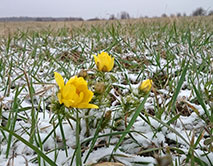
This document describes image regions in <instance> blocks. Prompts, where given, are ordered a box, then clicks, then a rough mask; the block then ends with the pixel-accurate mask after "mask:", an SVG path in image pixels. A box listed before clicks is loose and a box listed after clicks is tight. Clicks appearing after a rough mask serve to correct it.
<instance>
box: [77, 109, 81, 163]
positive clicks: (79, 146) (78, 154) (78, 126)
mask: <svg viewBox="0 0 213 166" xmlns="http://www.w3.org/2000/svg"><path fill="white" fill-rule="evenodd" d="M79 134H80V118H79V115H78V110H77V111H76V148H77V150H76V166H82V161H81V142H80V135H79Z"/></svg>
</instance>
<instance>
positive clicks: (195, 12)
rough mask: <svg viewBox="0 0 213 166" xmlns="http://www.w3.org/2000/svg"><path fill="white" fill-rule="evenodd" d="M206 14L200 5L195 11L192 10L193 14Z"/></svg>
mask: <svg viewBox="0 0 213 166" xmlns="http://www.w3.org/2000/svg"><path fill="white" fill-rule="evenodd" d="M205 15H206V11H205V10H204V9H203V8H202V7H200V8H197V9H196V10H195V11H194V12H192V16H205Z"/></svg>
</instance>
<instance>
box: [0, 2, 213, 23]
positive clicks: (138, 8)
mask: <svg viewBox="0 0 213 166" xmlns="http://www.w3.org/2000/svg"><path fill="white" fill-rule="evenodd" d="M198 7H203V8H204V9H205V10H208V11H209V10H213V0H0V17H12V16H29V17H46V16H48V17H49V16H50V17H82V18H84V19H88V18H94V17H99V18H109V16H110V14H115V16H116V15H117V13H120V12H121V11H126V12H128V13H129V14H130V16H132V17H140V16H149V17H153V16H161V15H162V14H163V13H166V14H167V15H170V14H172V13H174V14H176V13H178V12H180V13H186V14H187V15H189V14H191V13H192V11H194V10H195V9H196V8H198Z"/></svg>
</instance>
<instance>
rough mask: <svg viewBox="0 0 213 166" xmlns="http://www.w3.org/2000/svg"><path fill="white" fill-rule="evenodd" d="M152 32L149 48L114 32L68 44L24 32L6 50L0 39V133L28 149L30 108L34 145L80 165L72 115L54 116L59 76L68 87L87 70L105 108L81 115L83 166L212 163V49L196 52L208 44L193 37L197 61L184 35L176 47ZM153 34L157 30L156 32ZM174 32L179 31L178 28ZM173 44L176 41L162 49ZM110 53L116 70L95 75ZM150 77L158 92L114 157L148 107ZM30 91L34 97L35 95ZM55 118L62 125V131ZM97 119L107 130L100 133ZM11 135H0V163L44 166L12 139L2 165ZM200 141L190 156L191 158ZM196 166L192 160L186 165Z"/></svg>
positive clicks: (164, 33)
mask: <svg viewBox="0 0 213 166" xmlns="http://www.w3.org/2000/svg"><path fill="white" fill-rule="evenodd" d="M119 26H121V25H119ZM132 26H134V25H132ZM93 28H95V27H93ZM108 28H110V27H108ZM111 28H112V27H111ZM138 28H140V26H137V27H133V29H132V30H134V31H137V32H138V34H140V33H141V30H140V29H138ZM154 28H155V26H151V27H149V28H148V29H146V30H147V31H146V33H148V34H149V35H147V36H146V35H145V33H144V35H145V36H144V37H145V39H146V40H145V39H144V38H140V37H139V36H137V37H134V36H131V37H130V36H129V37H128V38H126V37H125V35H124V34H123V33H124V32H121V33H120V34H117V35H118V36H110V35H112V33H111V31H110V30H109V29H108V30H109V32H108V31H107V32H106V31H105V32H104V33H103V32H102V31H100V32H99V35H100V36H101V40H100V39H99V37H100V36H99V35H97V34H96V32H97V30H98V29H96V30H95V29H93V30H94V31H92V30H91V31H89V32H84V33H79V32H78V31H76V36H72V37H69V36H68V35H65V36H59V35H61V34H63V33H62V32H61V33H59V34H51V32H49V33H50V34H51V35H52V36H51V35H49V33H46V34H45V33H44V34H42V33H41V34H40V33H39V35H38V36H36V35H34V36H33V38H32V36H31V34H25V35H26V36H27V40H26V39H25V38H24V37H23V36H19V35H20V34H17V36H16V37H14V38H12V41H11V43H10V44H9V47H8V45H7V44H6V43H5V42H3V41H2V42H1V43H0V49H1V53H0V57H1V60H0V67H1V71H0V104H1V107H0V109H1V110H0V123H1V126H3V127H6V128H8V129H10V130H13V131H14V132H15V133H16V134H18V135H19V136H21V137H22V138H24V139H25V140H27V141H29V140H30V132H31V126H32V115H31V113H32V109H33V108H34V110H35V135H34V142H33V145H35V146H36V147H38V148H39V149H40V150H41V151H42V152H43V153H44V154H45V155H46V156H48V157H49V158H50V159H51V160H53V161H55V162H56V164H57V165H75V149H76V123H75V114H74V113H73V112H69V110H68V109H65V112H63V113H64V114H60V113H59V116H58V114H56V112H54V110H53V106H52V103H53V101H55V100H57V98H56V93H57V90H58V89H57V86H56V85H55V81H54V74H53V73H54V72H55V71H57V72H59V73H61V74H62V76H63V78H65V82H67V80H68V79H69V78H70V77H72V76H74V75H78V74H79V72H80V71H81V70H85V71H86V73H87V74H86V77H85V79H86V80H87V82H88V86H89V89H90V90H92V91H93V90H94V89H95V88H94V86H95V83H96V82H104V83H105V87H104V88H105V92H104V94H98V93H97V94H96V93H94V98H93V99H92V103H94V104H96V105H98V106H99V109H98V110H95V109H91V110H81V111H80V114H79V116H80V119H81V120H80V124H81V128H80V142H81V152H82V161H83V162H84V161H85V162H84V163H85V164H86V165H91V164H95V163H100V162H104V161H115V162H120V163H123V164H124V165H134V164H135V165H150V166H151V165H154V164H156V163H157V162H159V159H161V158H164V157H165V158H166V157H168V156H169V157H171V158H172V162H173V163H177V164H178V165H184V164H187V163H186V159H187V156H189V155H192V154H194V155H195V156H196V157H197V158H199V159H200V160H201V161H204V162H205V163H207V164H208V165H211V164H212V163H213V161H212V158H213V155H212V149H211V143H210V144H207V143H206V140H208V139H209V138H210V137H211V136H212V133H211V132H212V128H211V127H212V126H211V123H210V120H209V119H208V116H207V114H206V111H208V112H209V114H210V113H211V106H212V97H211V95H212V92H211V89H212V79H211V78H212V73H211V72H210V71H212V66H211V65H209V64H212V63H211V60H212V59H211V58H210V55H212V53H213V52H212V50H210V49H209V45H208V42H207V43H206V46H205V45H203V47H204V51H202V49H198V47H200V45H202V44H200V45H199V42H201V43H202V41H203V40H205V39H200V38H196V36H197V33H201V32H198V31H196V29H195V30H194V31H195V32H194V33H192V34H191V35H192V36H191V37H193V38H194V40H195V39H197V40H196V41H197V43H196V42H195V43H193V44H194V45H193V48H194V49H195V50H194V51H197V53H196V54H194V55H193V56H192V50H191V49H192V48H189V46H188V45H187V43H186V42H188V41H189V40H186V39H185V38H184V37H186V36H187V35H185V32H184V31H182V32H181V31H180V32H179V33H182V35H183V36H182V37H181V38H179V36H178V35H177V36H176V39H175V40H173V38H174V36H175V35H174V34H173V33H172V34H169V33H167V32H168V31H163V30H162V32H161V31H156V29H154ZM167 28H171V27H167ZM149 29H152V30H153V31H155V32H153V33H150V32H149V31H148V30H149ZM102 30H103V29H102ZM116 30H122V29H120V28H118V29H116ZM143 30H144V29H143ZM170 31H171V32H173V31H172V29H170ZM52 33H53V32H52ZM114 33H115V32H114ZM125 33H128V32H127V31H125ZM193 34H194V35H193ZM114 35H116V33H115V34H114ZM169 35H171V36H169ZM206 35H207V36H208V34H206ZM98 36H99V37H98ZM157 37H158V38H157ZM167 37H168V38H167ZM167 39H171V41H165V40H167ZM180 39H181V40H180ZM184 39H185V40H184ZM207 39H208V38H206V41H208V40H207ZM156 40H157V41H156ZM167 42H169V43H167ZM112 43H113V44H112ZM190 44H192V43H190ZM196 44H197V45H196ZM189 49H190V51H189ZM106 50H107V51H109V54H110V55H112V56H113V57H114V58H115V65H114V68H113V69H112V71H111V72H108V73H105V74H104V76H103V74H101V73H100V72H97V70H96V67H95V62H94V60H93V57H92V54H97V53H100V52H102V51H106ZM184 61H186V62H188V61H189V66H188V70H187V72H186V74H185V79H184V81H183V84H182V86H181V89H180V91H179V93H178V94H177V96H176V100H175V101H174V102H173V99H174V97H173V96H174V94H175V92H176V89H177V86H178V83H179V81H180V78H181V74H182V72H183V68H184V67H185V66H184ZM185 64H186V63H185ZM146 79H152V81H153V88H152V90H151V92H150V94H149V97H148V98H147V101H146V103H145V105H144V109H143V110H142V111H141V113H140V115H139V116H138V117H137V119H136V121H135V122H134V124H133V126H132V127H131V129H130V132H129V133H128V134H127V135H126V136H125V138H124V140H123V141H122V143H121V145H120V146H119V148H118V149H117V151H114V148H115V147H116V144H117V143H118V142H119V139H120V138H121V136H122V134H123V133H122V132H123V131H125V129H126V127H127V125H128V124H129V122H130V121H131V118H132V116H133V115H134V113H135V111H136V110H137V108H138V106H139V104H140V103H141V102H142V101H143V99H144V96H143V94H142V93H140V91H139V90H138V87H139V86H140V84H141V82H142V81H143V80H146ZM27 81H28V83H29V84H27ZM192 83H193V84H194V85H195V87H196V88H197V89H198V92H199V94H200V96H201V99H202V101H203V102H204V106H203V105H201V104H200V101H199V100H200V99H198V96H197V94H196V92H195V89H194V87H193V85H192ZM29 85H30V87H31V89H30V90H31V92H32V96H30V94H29V87H28V86H29ZM14 100H15V101H16V103H14ZM107 113H108V114H107ZM61 115H64V116H61ZM107 115H108V116H107ZM58 117H60V120H61V124H62V126H60V125H59V118H58ZM154 117H155V118H157V119H158V120H159V121H157V120H156V119H155V118H154ZM14 118H15V121H14ZM107 118H108V120H107ZM100 121H103V124H101V125H100V126H99V122H100ZM164 124H167V125H168V126H169V127H170V128H169V127H168V126H165V125H164ZM98 126H99V128H98ZM94 136H95V137H94ZM8 137H9V134H8V132H6V131H4V130H1V131H0V161H1V163H0V165H6V164H8V163H9V164H10V163H11V162H15V163H16V164H17V165H25V164H26V162H27V163H28V164H29V165H38V162H40V164H41V165H42V163H43V161H42V159H41V161H38V154H36V153H35V151H33V150H32V149H31V148H30V147H28V146H26V145H25V144H24V143H23V142H21V141H20V140H18V139H17V138H15V137H14V136H13V137H12V139H11V144H10V147H9V154H8V158H6V153H7V151H8ZM197 140H198V143H197V145H196V147H194V151H193V152H192V151H190V148H191V147H192V144H193V143H195V142H196V141H197ZM93 141H94V142H93ZM193 141H194V142H193ZM207 142H208V141H207ZM193 145H194V144H193ZM90 148H91V149H90ZM156 159H157V160H156ZM72 160H73V163H71V162H72ZM190 162H191V161H190V159H189V162H188V163H190Z"/></svg>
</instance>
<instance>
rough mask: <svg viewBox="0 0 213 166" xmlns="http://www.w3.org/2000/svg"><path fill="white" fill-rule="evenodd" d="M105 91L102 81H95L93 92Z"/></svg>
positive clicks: (100, 92)
mask: <svg viewBox="0 0 213 166" xmlns="http://www.w3.org/2000/svg"><path fill="white" fill-rule="evenodd" d="M104 91H105V84H104V82H97V83H96V84H95V92H96V93H98V94H102V93H103V92H104Z"/></svg>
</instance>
